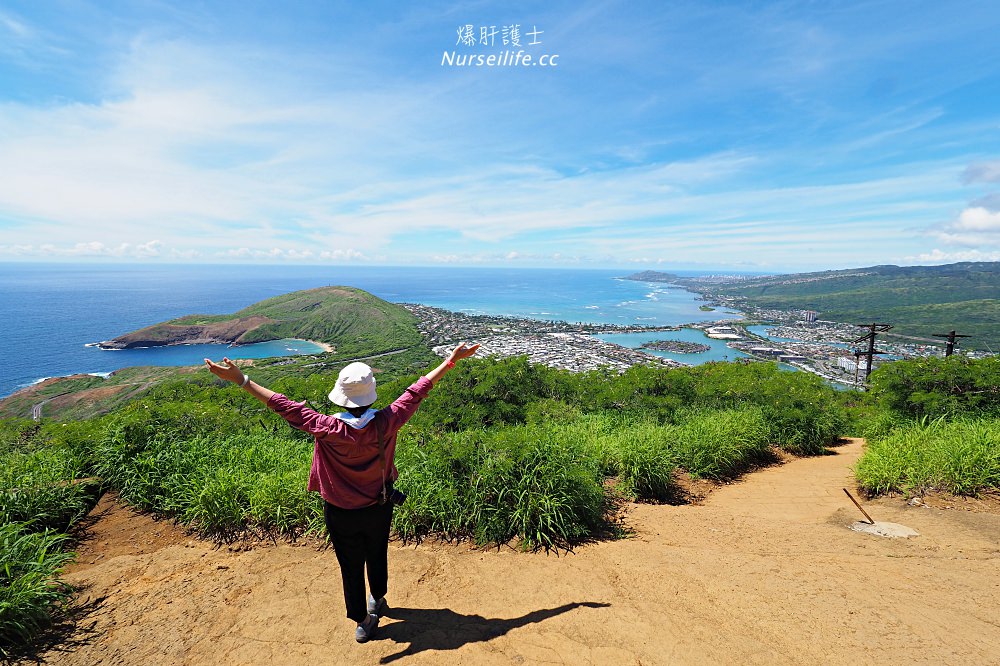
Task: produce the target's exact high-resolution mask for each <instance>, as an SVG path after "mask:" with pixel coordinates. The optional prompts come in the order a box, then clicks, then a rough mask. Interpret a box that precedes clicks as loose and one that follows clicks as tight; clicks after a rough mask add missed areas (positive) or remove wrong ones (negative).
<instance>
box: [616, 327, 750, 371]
mask: <svg viewBox="0 0 1000 666" xmlns="http://www.w3.org/2000/svg"><path fill="white" fill-rule="evenodd" d="M597 337H598V338H600V339H601V340H604V341H606V342H612V343H614V344H616V345H621V346H622V347H629V348H631V349H638V348H639V347H641V346H642V345H643V343H645V342H653V341H654V340H681V341H683V342H696V343H699V344H703V345H708V346H709V349H708V351H703V352H697V353H694V354H677V353H675V352H667V351H659V350H656V349H645V350H643V351H645V352H646V353H648V354H653V355H654V356H662V357H663V358H670V359H673V360H675V361H680V362H681V363H687V364H688V365H700V364H702V363H708V362H710V361H735V360H736V359H738V358H749V357H750V355H749V354H744V353H743V352H741V351H739V350H738V349H730V348H729V347H727V346H726V342H725V340H716V339H714V338H709V337H707V336H706V335H705V334H704V333H702V332H701V331H699V330H696V329H693V328H682V329H681V330H679V331H651V332H643V333H602V334H601V335H598V336H597Z"/></svg>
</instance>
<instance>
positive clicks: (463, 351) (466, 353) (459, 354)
mask: <svg viewBox="0 0 1000 666" xmlns="http://www.w3.org/2000/svg"><path fill="white" fill-rule="evenodd" d="M478 349H479V345H478V344H475V345H472V346H469V347H467V346H466V344H465V343H464V342H461V343H459V345H458V346H457V347H455V348H454V349H452V350H451V354H449V355H448V360H450V361H451V362H453V363H454V362H455V361H460V360H462V359H463V358H469V357H470V356H473V355H475V353H476V351H477V350H478Z"/></svg>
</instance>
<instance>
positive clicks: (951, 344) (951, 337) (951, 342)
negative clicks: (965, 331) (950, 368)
mask: <svg viewBox="0 0 1000 666" xmlns="http://www.w3.org/2000/svg"><path fill="white" fill-rule="evenodd" d="M934 337H935V338H948V346H947V347H945V348H944V355H945V357H946V358H947V357H948V356H951V355H952V354H954V353H955V338H971V337H972V336H971V335H959V334H958V333H955V331H948V332H947V333H935V334H934Z"/></svg>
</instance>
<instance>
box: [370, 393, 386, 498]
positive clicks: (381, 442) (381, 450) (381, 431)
mask: <svg viewBox="0 0 1000 666" xmlns="http://www.w3.org/2000/svg"><path fill="white" fill-rule="evenodd" d="M380 416H382V411H381V410H379V411H378V412H375V416H374V417H372V420H373V421H375V430H376V431H377V432H378V464H379V467H381V469H382V494H381V495H380V497H379V503H381V504H385V503H386V502H387V501H389V493H388V492H387V490H386V484H385V424H384V423H383V422H382V419H380V418H379V417H380Z"/></svg>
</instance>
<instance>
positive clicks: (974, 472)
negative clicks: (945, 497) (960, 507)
mask: <svg viewBox="0 0 1000 666" xmlns="http://www.w3.org/2000/svg"><path fill="white" fill-rule="evenodd" d="M879 426H880V428H881V432H877V431H875V430H873V431H872V435H873V437H872V438H871V439H869V441H868V446H867V449H866V450H865V454H864V455H863V456H862V458H861V459H860V460H859V461H858V464H857V466H856V470H855V471H856V475H857V478H858V482H859V484H860V485H861V487H862V488H863V489H864V490H865V492H867V493H868V494H869V495H879V494H883V493H888V492H902V493H906V494H918V493H923V492H926V491H928V490H943V491H947V492H950V493H954V494H957V495H975V494H977V493H979V492H981V491H983V490H987V489H995V488H997V487H1000V419H997V418H989V419H975V418H971V417H964V418H961V419H958V420H956V421H952V422H947V421H945V420H943V419H938V420H935V421H930V422H928V421H927V420H926V419H925V420H924V422H922V423H903V424H900V425H896V426H895V427H893V426H892V425H887V424H886V423H881V424H879Z"/></svg>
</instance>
